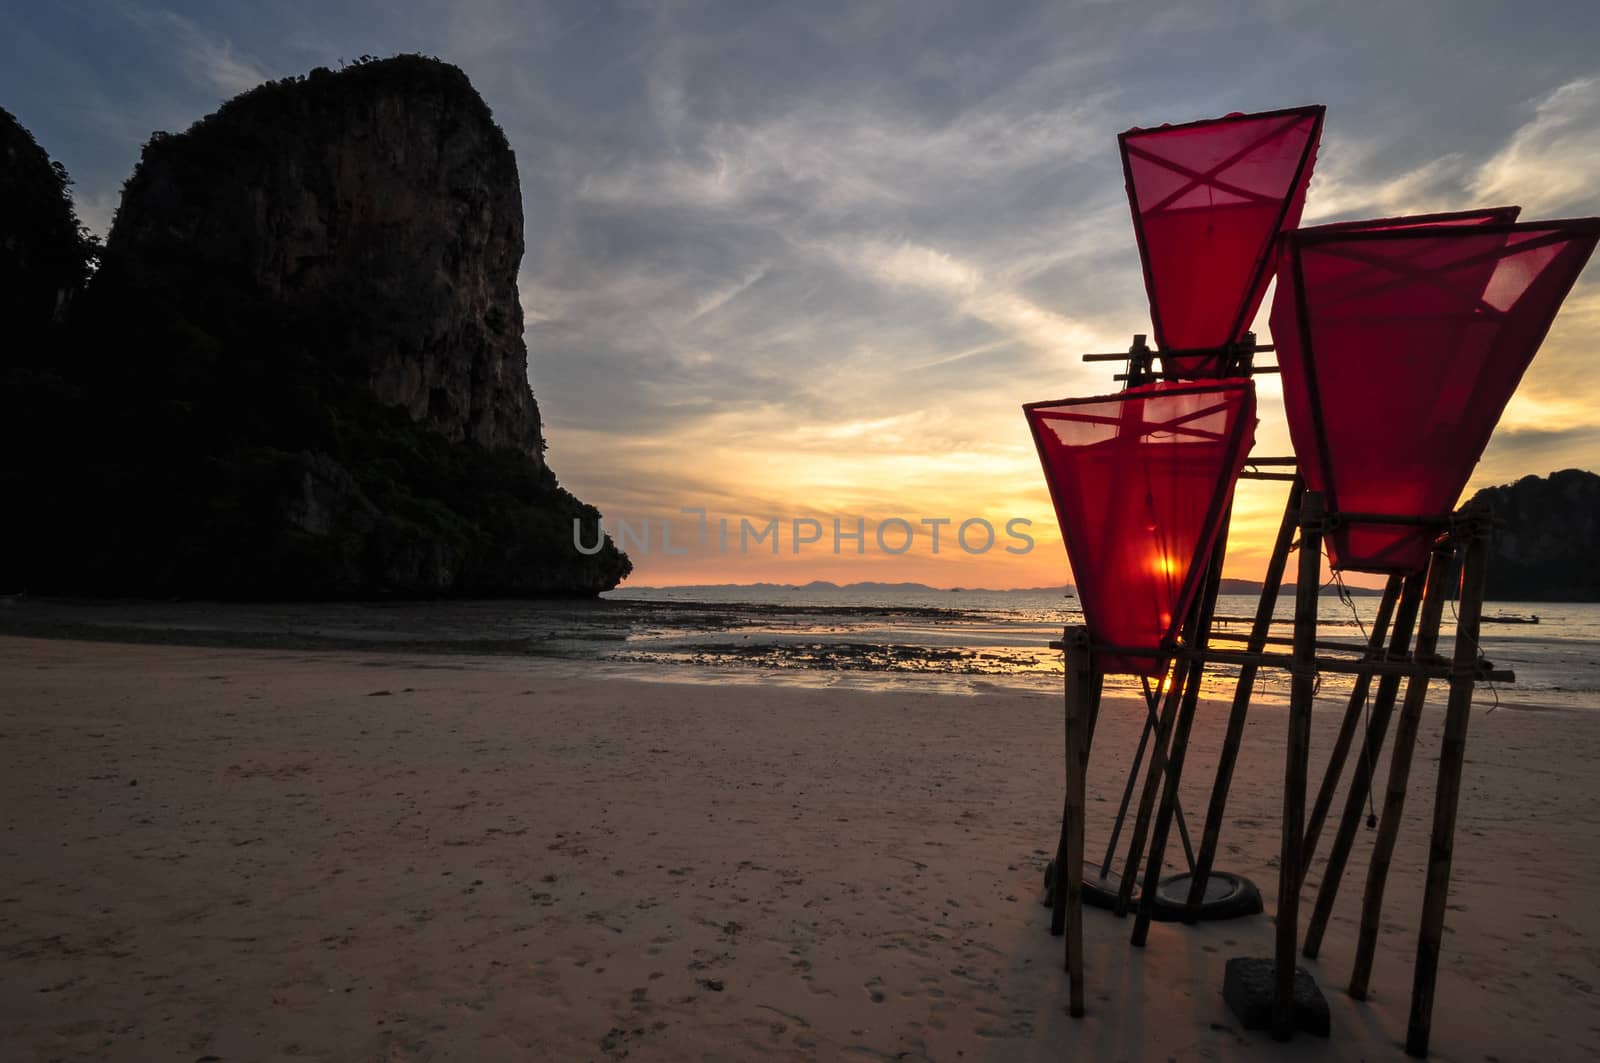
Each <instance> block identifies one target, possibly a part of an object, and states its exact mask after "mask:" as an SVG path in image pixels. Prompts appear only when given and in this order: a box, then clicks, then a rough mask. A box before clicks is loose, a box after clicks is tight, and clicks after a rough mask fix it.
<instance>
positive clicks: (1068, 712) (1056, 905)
mask: <svg viewBox="0 0 1600 1063" xmlns="http://www.w3.org/2000/svg"><path fill="white" fill-rule="evenodd" d="M1077 631H1078V629H1077V628H1071V627H1069V628H1063V629H1062V631H1061V650H1062V659H1063V666H1062V670H1061V675H1062V683H1061V724H1062V728H1061V729H1062V734H1063V736H1064V738H1063V742H1064V744H1063V756H1062V764H1063V765H1064V767H1065V776H1064V777H1065V782H1064V785H1063V787H1062V798H1061V836H1060V837H1059V838H1057V839H1056V858H1055V865H1054V867H1055V874H1054V875H1052V876H1051V881H1050V934H1051V936H1052V937H1060V936H1061V935H1062V934H1065V933H1066V932H1067V887H1066V881H1067V879H1066V874H1067V836H1068V835H1069V834H1070V833H1071V829H1072V768H1073V761H1074V759H1075V757H1076V751H1075V749H1074V746H1073V738H1072V726H1073V703H1072V699H1073V695H1074V694H1075V693H1076V688H1075V686H1074V684H1073V679H1072V663H1073V661H1072V653H1073V650H1072V641H1073V639H1074V638H1075V637H1076V635H1077Z"/></svg>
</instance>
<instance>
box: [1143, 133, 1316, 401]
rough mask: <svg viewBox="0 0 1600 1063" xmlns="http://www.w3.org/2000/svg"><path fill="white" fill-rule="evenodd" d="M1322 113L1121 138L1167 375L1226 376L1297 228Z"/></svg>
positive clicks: (1158, 339) (1151, 309)
mask: <svg viewBox="0 0 1600 1063" xmlns="http://www.w3.org/2000/svg"><path fill="white" fill-rule="evenodd" d="M1323 111H1324V108H1322V107H1320V106H1317V107H1298V108H1294V109H1291V110H1285V111H1268V112H1265V113H1261V114H1233V115H1229V116H1227V117H1226V118H1217V119H1211V120H1207V121H1203V122H1190V123H1188V124H1186V125H1175V126H1162V127H1161V128H1159V129H1130V130H1128V131H1127V132H1126V133H1123V134H1122V135H1121V136H1119V137H1118V138H1117V142H1118V144H1119V146H1120V148H1121V151H1122V168H1123V174H1124V176H1125V178H1126V180H1127V187H1128V205H1129V206H1130V207H1131V208H1132V210H1133V231H1134V235H1135V237H1136V238H1137V239H1138V242H1139V258H1140V260H1141V262H1142V263H1143V265H1144V285H1145V291H1146V293H1147V294H1148V295H1149V297H1150V317H1151V320H1152V323H1153V324H1154V326H1155V337H1156V346H1157V347H1159V348H1160V349H1161V350H1163V351H1173V352H1177V351H1184V352H1196V353H1184V354H1173V355H1170V356H1167V357H1164V358H1163V359H1162V364H1163V366H1164V368H1165V369H1166V371H1167V372H1168V374H1170V375H1174V376H1179V377H1185V378H1192V377H1203V376H1218V375H1220V374H1221V373H1222V372H1223V371H1224V367H1223V364H1222V360H1221V358H1220V357H1219V355H1218V354H1217V353H1211V352H1218V351H1219V350H1220V349H1221V348H1224V347H1226V346H1228V345H1229V344H1231V343H1233V342H1234V341H1235V340H1238V339H1239V338H1240V337H1241V336H1243V334H1244V332H1245V331H1246V330H1247V329H1248V328H1249V327H1250V322H1251V321H1252V320H1253V319H1254V318H1255V314H1256V310H1257V309H1258V308H1259V307H1260V306H1261V298H1262V296H1263V295H1264V294H1265V292H1266V289H1267V281H1268V280H1269V279H1270V278H1271V271H1272V265H1273V245H1274V242H1275V241H1276V239H1277V236H1278V234H1279V233H1280V232H1283V231H1284V230H1287V229H1293V228H1294V227H1295V226H1296V225H1298V224H1300V213H1301V211H1302V209H1303V208H1304V206H1305V197H1306V186H1307V185H1308V184H1309V183H1310V181H1311V170H1312V166H1313V164H1314V162H1315V157H1316V151H1317V142H1318V140H1319V139H1320V138H1321V136H1322V116H1323Z"/></svg>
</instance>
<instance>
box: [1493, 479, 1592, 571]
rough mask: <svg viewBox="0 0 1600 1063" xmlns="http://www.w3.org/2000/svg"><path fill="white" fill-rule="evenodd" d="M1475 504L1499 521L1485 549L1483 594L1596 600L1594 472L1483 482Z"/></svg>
mask: <svg viewBox="0 0 1600 1063" xmlns="http://www.w3.org/2000/svg"><path fill="white" fill-rule="evenodd" d="M1472 501H1473V502H1474V503H1478V502H1486V503H1488V504H1489V505H1490V506H1491V507H1493V510H1494V515H1495V517H1496V518H1497V519H1498V520H1499V521H1501V522H1502V526H1501V527H1500V528H1499V529H1498V530H1497V531H1496V532H1495V537H1494V545H1493V548H1492V549H1491V551H1490V554H1489V586H1488V591H1487V597H1489V598H1492V599H1497V600H1500V601H1521V602H1545V601H1550V602H1556V601H1565V602H1600V476H1597V475H1595V474H1594V473H1592V472H1583V471H1581V470H1578V469H1564V470H1562V471H1561V472H1553V473H1551V474H1550V475H1549V477H1547V478H1541V477H1538V476H1524V477H1523V478H1522V479H1520V480H1518V481H1517V482H1516V483H1514V484H1507V485H1505V486H1502V487H1486V488H1484V489H1483V490H1482V491H1479V492H1478V493H1477V494H1476V495H1474V496H1473V497H1472Z"/></svg>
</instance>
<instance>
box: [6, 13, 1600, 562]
mask: <svg viewBox="0 0 1600 1063" xmlns="http://www.w3.org/2000/svg"><path fill="white" fill-rule="evenodd" d="M6 7H7V9H8V11H7V15H6V21H7V23H8V32H7V33H6V34H5V35H4V39H3V40H0V106H4V107H6V108H7V109H9V110H11V111H12V112H13V113H15V114H16V115H17V116H18V118H19V119H20V120H21V121H22V123H23V124H24V125H25V126H27V127H28V128H29V129H30V130H32V132H33V133H34V135H35V136H36V137H37V138H38V140H39V142H40V143H41V145H42V146H43V147H44V148H45V150H47V151H48V152H50V154H51V155H52V156H53V157H54V158H57V159H59V160H60V161H62V162H63V163H64V164H65V165H66V166H67V168H68V169H69V171H70V172H71V173H72V175H73V177H74V178H75V180H76V182H77V189H76V192H77V195H78V202H79V210H80V213H81V214H82V215H83V217H84V218H85V220H86V221H87V222H88V223H89V224H90V225H91V227H93V228H94V229H96V230H97V231H99V232H101V233H104V232H105V231H106V229H107V228H108V227H109V224H110V220H111V216H112V213H113V211H114V210H115V207H116V203H117V197H118V194H119V189H120V186H121V183H122V181H123V180H124V179H125V178H126V177H127V176H128V173H129V172H130V170H131V169H132V167H133V164H134V162H135V160H136V159H137V156H138V150H139V147H140V145H141V143H142V142H143V141H144V140H145V139H146V138H147V137H148V136H149V134H150V133H151V132H152V131H153V130H158V129H166V130H180V129H182V128H184V127H186V126H187V125H188V124H189V123H190V122H192V121H194V120H195V119H197V118H199V117H201V116H202V115H204V114H206V113H207V112H209V111H212V110H214V109H215V108H216V106H217V105H218V104H219V103H220V102H221V101H222V100H224V99H225V98H227V97H229V96H231V95H233V94H235V93H237V92H240V91H243V90H244V89H247V88H250V87H251V86H253V85H255V84H257V83H258V82H260V81H261V80H264V79H266V78H273V77H282V76H285V75H289V74H298V73H304V72H305V71H306V70H307V69H309V68H310V67H312V66H317V65H337V64H338V62H339V61H340V60H341V58H354V57H356V56H359V55H362V54H375V55H388V54H392V53H396V52H410V51H420V52H425V53H429V54H433V55H437V56H439V57H440V58H443V59H446V60H448V61H450V62H453V63H456V64H458V65H460V66H461V67H462V68H463V69H465V70H466V71H467V73H468V74H469V75H470V76H471V78H472V80H473V82H474V84H475V85H476V86H477V87H478V90H479V91H480V92H481V93H482V94H483V95H484V97H485V98H486V99H487V101H488V103H489V105H490V107H491V108H492V109H493V110H494V113H495V117H496V119H497V121H499V123H500V124H501V125H502V126H503V127H504V128H505V130H506V133H507V135H508V137H509V139H510V141H511V146H512V148H513V149H514V150H515V151H516V154H517V158H518V162H519V165H520V168H521V173H522V187H523V196H524V201H525V209H526V215H527V244H528V246H527V254H526V256H525V258H524V261H523V264H522V272H521V278H520V287H521V294H522V304H523V309H524V313H525V315H526V322H527V341H528V348H529V367H530V368H529V372H530V376H531V378H532V382H533V387H534V393H535V395H536V397H537V398H538V401H539V404H540V408H541V410H542V412H543V415H544V418H545V425H546V436H547V438H548V440H549V444H550V449H549V454H548V457H549V460H550V463H551V465H552V466H553V467H554V469H555V470H556V472H557V473H558V474H559V476H560V477H561V479H562V482H563V483H564V484H566V485H567V486H568V487H569V488H571V489H572V490H573V491H574V493H576V494H577V495H578V496H579V497H580V498H583V499H584V500H585V501H588V502H592V503H594V504H595V505H597V506H599V507H600V509H601V510H602V511H603V512H604V513H605V515H606V517H607V519H608V525H609V523H610V522H611V521H612V520H614V519H615V518H623V519H627V520H629V521H630V522H631V523H633V524H635V525H639V524H641V523H642V522H644V521H646V520H649V521H651V522H652V523H653V524H654V527H652V529H651V530H652V533H653V535H652V541H651V544H650V549H648V550H640V549H637V548H636V549H634V550H633V551H632V552H633V554H634V556H635V563H636V571H635V574H634V576H633V577H632V580H631V582H632V583H634V584H654V585H661V584H674V583H693V582H748V581H754V580H773V581H782V582H802V581H806V580H810V579H833V580H838V581H841V582H842V581H845V580H854V579H874V580H896V581H897V580H918V581H922V582H926V583H930V584H933V585H936V586H965V587H980V586H983V587H1008V586H1034V585H1042V584H1052V583H1060V582H1064V581H1066V580H1067V579H1068V578H1069V576H1068V572H1067V568H1066V561H1065V556H1064V553H1063V551H1062V549H1061V545H1060V540H1059V536H1058V535H1057V533H1056V530H1055V521H1054V517H1053V515H1052V513H1051V509H1050V505H1049V500H1048V496H1047V495H1046V492H1045V489H1044V485H1043V480H1042V478H1041V475H1040V471H1039V465H1038V459H1037V458H1036V456H1035V454H1034V451H1033V446H1032V443H1031V441H1030V440H1029V437H1028V432H1027V429H1026V426H1025V424H1024V422H1023V419H1022V416H1021V414H1020V411H1019V407H1020V405H1021V404H1022V403H1023V402H1026V401H1030V400H1035V399H1047V398H1059V397H1063V396H1067V395H1089V394H1097V393H1103V392H1106V391H1110V390H1113V387H1114V386H1113V385H1112V383H1111V381H1110V376H1109V374H1110V373H1111V372H1112V371H1113V370H1112V368H1111V367H1109V366H1106V365H1088V366H1086V365H1083V364H1081V363H1080V362H1079V360H1078V355H1079V354H1080V353H1082V352H1084V351H1089V350H1096V351H1098V350H1118V349H1122V348H1125V347H1126V346H1127V344H1128V340H1129V337H1130V335H1131V334H1132V333H1134V332H1148V331H1149V317H1148V309H1147V305H1146V302H1145V296H1144V290H1143V286H1142V283H1141V279H1140V273H1139V265H1138V257H1137V252H1136V250H1135V246H1134V242H1133V236H1132V231H1131V225H1130V222H1129V218H1128V208H1127V203H1126V199H1125V197H1124V192H1123V185H1122V174H1121V171H1120V167H1119V163H1118V157H1117V151H1116V141H1115V135H1116V134H1117V133H1118V132H1119V131H1121V130H1123V129H1126V128H1128V127H1130V126H1133V125H1143V126H1150V125H1158V124H1160V123H1162V122H1179V121H1187V120H1191V119H1196V118H1205V117H1214V116H1217V115H1221V114H1224V113H1227V112H1230V111H1251V110H1264V109H1270V108H1277V107H1285V106H1292V105H1297V104H1305V103H1324V104H1326V105H1327V107H1328V116H1327V126H1326V129H1325V132H1324V134H1323V138H1322V148H1321V152H1320V155H1319V158H1318V162H1317V169H1316V176H1315V178H1314V180H1313V182H1312V185H1311V191H1310V195H1309V198H1308V203H1307V210H1306V217H1305V222H1306V223H1307V224H1313V223H1317V222H1322V221H1332V220H1339V219H1347V218H1359V217H1369V216H1381V215H1393V214H1401V213H1412V212H1423V211H1437V210H1453V209H1461V208H1466V207H1471V206H1479V205H1492V204H1501V203H1517V204H1521V205H1522V207H1523V219H1524V220H1532V219H1538V218H1544V217H1565V216H1575V215H1591V214H1600V180H1597V176H1596V175H1597V173H1600V47H1597V46H1600V28H1597V27H1600V20H1597V19H1596V18H1595V17H1594V10H1593V6H1592V0H1581V2H1574V3H1570V4H1562V3H1540V4H1520V5H1512V4H1505V3H1502V2H1498V0H1486V2H1481V3H1478V2H1458V0H1437V2H1414V3H1406V4H1394V3H1381V4H1377V3H1375V4H1356V3H1336V2H1320V3H1294V2H1289V0H1277V2H1267V0H1263V2H1257V3H1235V4H1228V5H1221V4H1200V3H1186V4H1182V5H1173V7H1172V9H1171V10H1163V9H1162V8H1161V7H1159V6H1156V5H1145V4H1139V3H1060V2H1048V3H1038V4H1021V3H1017V4H997V5H988V4H960V3H930V2H912V0H908V2H899V3H870V2H863V0H857V2H850V3H842V4H825V3H810V2H789V3H777V4H751V3H739V2H733V3H711V2H706V3H696V2H685V3H668V2H662V3H630V4H603V3H587V2H578V3H568V4H546V5H538V4H529V3H521V2H512V0H505V2H473V0H459V2H439V3H426V4H406V3H381V4H379V3H373V4H321V3H316V4H311V3H307V4H282V3H280V4H259V3H239V2H214V3H205V4H171V5H167V6H154V5H148V4H140V3H133V2H125V3H115V2H108V3H77V2H65V3H54V4H49V5H44V4H26V5H25V4H21V3H7V4H6ZM1268 300H1269V302H1270V295H1269V297H1268ZM1265 318H1266V314H1265V308H1263V313H1262V315H1261V317H1260V319H1259V320H1258V323H1257V328H1258V331H1259V333H1260V334H1261V336H1262V338H1263V339H1266V338H1267V328H1266V320H1265ZM1597 332H1600V267H1596V266H1593V265H1592V266H1591V267H1590V268H1589V270H1588V271H1587V273H1586V274H1585V275H1584V277H1583V278H1582V279H1580V281H1579V284H1578V286H1577V288H1576V289H1575V290H1574V292H1573V294H1572V296H1571V297H1570V298H1569V299H1568V302H1567V305H1566V308H1565V310H1564V311H1563V313H1562V315H1561V316H1560V317H1559V318H1558V319H1557V323H1556V326H1555V328H1554V330H1553V331H1552V333H1551V335H1550V337H1549V339H1548V341H1547V342H1546V344H1545V346H1544V348H1543V350H1542V352H1541V353H1540V355H1539V357H1538V358H1537V359H1536V360H1535V362H1534V365H1533V368H1532V370H1531V371H1530V372H1529V375H1528V376H1527V377H1526V379H1525V380H1524V382H1523V385H1522V388H1521V390H1520V392H1519V393H1518V395H1517V397H1516V398H1515V399H1514V400H1513V402H1512V405H1511V407H1510V409H1509V411H1508V412H1507V415H1506V417H1505V419H1504V420H1503V421H1502V423H1501V427H1500V430H1499V432H1498V433H1497V435H1496V437H1495V439H1494V442H1493V443H1492V444H1491V446H1490V448H1489V451H1488V453H1487V454H1486V455H1485V457H1484V460H1483V462H1482V463H1481V464H1480V466H1479V468H1478V471H1477V473H1476V475H1475V477H1474V480H1473V485H1472V486H1473V487H1477V486H1481V485H1484V484H1490V483H1501V482H1507V481H1509V480H1512V479H1515V478H1517V477H1519V476H1522V475H1526V474H1529V473H1537V474H1545V473H1548V472H1550V471H1552V470H1555V469H1560V468H1567V467H1573V466H1578V467H1584V468H1597V467H1600V376H1597V374H1595V373H1594V372H1593V358H1592V353H1591V352H1592V350H1593V339H1592V337H1594V336H1595V335H1596V334H1597ZM1259 386H1260V392H1261V396H1262V413H1261V425H1260V427H1259V429H1258V433H1257V438H1258V444H1257V450H1256V453H1258V454H1286V453H1288V452H1289V445H1288V434H1287V429H1286V428H1285V426H1284V422H1283V414H1282V408H1281V403H1280V402H1279V401H1278V388H1277V380H1276V378H1274V377H1266V378H1263V379H1262V380H1261V381H1260V384H1259ZM683 507H699V508H703V509H704V510H706V511H707V513H708V517H709V519H710V521H711V522H712V529H711V530H712V534H711V536H710V540H711V542H710V544H709V546H710V549H700V548H695V549H690V550H689V551H688V552H687V553H685V554H682V555H676V556H664V555H663V554H662V552H661V550H660V539H659V523H658V522H659V521H660V520H661V519H662V518H671V519H672V520H673V523H674V526H673V545H674V547H675V548H676V547H689V546H692V540H693V538H694V536H695V533H696V532H697V530H698V529H697V518H696V517H695V516H693V515H684V514H681V513H680V512H679V511H680V509H681V508H683ZM1281 508H1282V485H1268V486H1247V487H1245V488H1242V489H1241V492H1240V496H1239V498H1238V503H1237V507H1236V511H1235V518H1234V536H1233V542H1232V548H1231V552H1230V557H1229V565H1228V574H1229V575H1235V576H1246V577H1253V576H1258V575H1259V574H1260V571H1261V568H1262V565H1263V563H1264V560H1265V551H1266V549H1267V546H1268V545H1269V543H1270V537H1271V533H1272V530H1273V529H1274V528H1275V527H1276V523H1277V520H1278V516H1279V513H1280V512H1281ZM719 517H725V518H728V520H729V521H730V525H731V526H732V527H731V531H732V534H731V536H730V553H729V554H727V555H721V554H719V553H717V552H716V550H715V540H716V532H715V527H716V524H715V522H716V521H717V519H718V518H719ZM836 517H837V518H840V519H841V520H842V521H843V522H844V523H845V525H846V526H847V527H852V526H854V524H855V521H856V519H857V518H862V519H864V520H865V521H866V522H867V531H868V535H867V552H866V553H865V554H864V555H861V556H857V555H855V554H854V553H853V552H850V551H853V547H852V546H850V545H849V544H846V552H845V553H843V554H841V555H839V556H835V555H834V554H833V552H832V521H833V519H834V518H836ZM889 517H900V518H903V519H905V520H907V521H909V522H910V523H912V524H913V525H916V524H917V523H918V522H919V521H921V520H922V519H924V518H950V519H951V520H952V524H951V525H950V526H948V527H947V528H945V530H944V532H943V535H944V540H945V541H944V543H943V549H942V551H941V553H940V554H939V555H938V556H934V555H932V554H931V553H930V552H929V550H928V539H927V536H926V530H925V529H919V535H918V537H917V539H916V540H915V542H914V545H913V547H912V549H911V550H910V551H908V552H906V553H904V554H901V555H886V554H884V553H882V552H880V551H879V550H878V548H877V544H876V543H875V542H874V541H873V534H872V529H873V527H874V525H875V524H876V523H877V522H879V521H881V520H883V519H886V518H889ZM973 517H981V518H985V519H987V520H989V521H990V522H992V523H993V524H994V525H995V526H996V528H997V529H1000V530H1001V538H1000V541H999V542H998V543H997V544H996V546H995V547H994V548H993V549H992V550H990V551H989V552H988V553H986V554H984V555H982V556H977V557H975V556H970V555H968V554H966V553H964V552H962V551H961V550H959V549H953V548H952V547H951V544H950V541H949V540H950V537H951V536H952V535H953V534H954V529H955V525H956V524H959V523H960V522H961V521H963V520H966V519H967V518H973ZM1015 517H1020V518H1026V519H1030V520H1032V521H1033V527H1032V529H1031V534H1032V535H1033V537H1034V539H1035V540H1036V545H1035V547H1034V549H1033V550H1032V551H1031V552H1030V553H1027V554H1022V555H1016V554H1009V553H1006V552H1004V550H1003V549H1002V547H1003V546H1004V545H1006V543H1007V542H1008V540H1006V539H1005V538H1004V534H1003V526H1004V525H1005V523H1006V522H1007V521H1008V520H1010V519H1012V518H1015ZM741 518H749V519H750V520H752V521H753V522H755V523H756V524H758V525H760V524H765V523H766V521H767V520H769V519H771V518H778V520H779V521H780V526H781V529H780V530H781V535H782V540H781V543H780V552H779V553H778V554H777V555H776V556H774V555H773V554H772V553H770V552H769V548H768V547H767V546H766V544H762V546H761V547H760V548H759V549H757V550H756V551H754V552H752V553H751V554H750V555H749V556H744V557H741V556H738V553H737V546H738V524H739V521H740V519H741ZM804 518H812V519H815V520H817V521H818V522H819V523H820V524H821V526H822V527H823V529H824V534H823V537H822V541H821V542H819V543H816V544H811V545H808V546H805V547H803V548H802V551H801V553H800V554H799V555H798V556H797V555H795V554H794V553H793V551H792V547H791V544H790V532H791V530H792V527H793V525H792V522H793V521H794V520H796V519H804ZM899 538H900V536H899V534H898V533H896V534H895V535H894V536H892V537H891V544H892V545H896V546H897V545H898V543H899Z"/></svg>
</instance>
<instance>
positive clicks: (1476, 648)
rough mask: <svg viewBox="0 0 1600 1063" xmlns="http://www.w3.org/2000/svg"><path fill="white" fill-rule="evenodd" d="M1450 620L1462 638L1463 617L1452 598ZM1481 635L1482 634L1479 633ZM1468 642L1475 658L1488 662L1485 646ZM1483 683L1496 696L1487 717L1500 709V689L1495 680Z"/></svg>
mask: <svg viewBox="0 0 1600 1063" xmlns="http://www.w3.org/2000/svg"><path fill="white" fill-rule="evenodd" d="M1462 578H1463V579H1465V578H1466V575H1465V573H1463V574H1462ZM1460 595H1461V588H1460V587H1459V586H1457V588H1456V596H1457V597H1460ZM1450 619H1451V620H1454V621H1455V622H1456V638H1460V637H1461V616H1460V614H1458V613H1457V612H1456V600H1455V598H1451V599H1450ZM1479 634H1482V632H1479ZM1468 641H1469V642H1471V643H1472V653H1473V656H1474V657H1476V658H1477V659H1478V660H1479V661H1484V660H1486V659H1487V657H1486V655H1485V654H1484V652H1483V645H1482V644H1481V643H1480V642H1478V640H1477V639H1468ZM1484 671H1485V672H1488V669H1487V668H1485V669H1484ZM1483 683H1484V685H1485V686H1487V687H1488V688H1489V693H1491V694H1493V695H1494V704H1493V705H1490V706H1489V707H1488V708H1487V709H1485V710H1484V711H1483V714H1484V715H1485V716H1488V715H1489V714H1490V713H1492V712H1494V710H1495V709H1498V708H1499V707H1500V688H1499V687H1497V686H1495V685H1494V680H1493V679H1487V678H1486V679H1484V681H1483Z"/></svg>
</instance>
